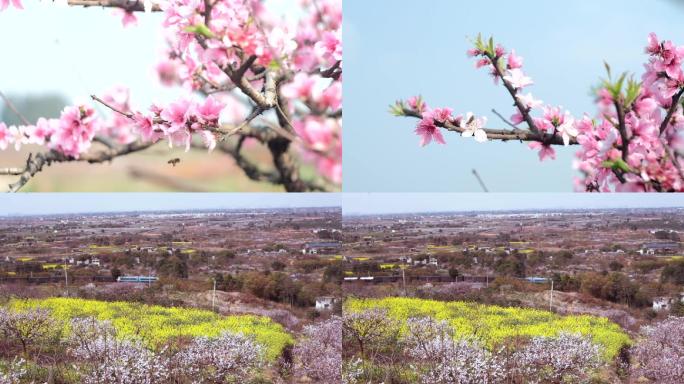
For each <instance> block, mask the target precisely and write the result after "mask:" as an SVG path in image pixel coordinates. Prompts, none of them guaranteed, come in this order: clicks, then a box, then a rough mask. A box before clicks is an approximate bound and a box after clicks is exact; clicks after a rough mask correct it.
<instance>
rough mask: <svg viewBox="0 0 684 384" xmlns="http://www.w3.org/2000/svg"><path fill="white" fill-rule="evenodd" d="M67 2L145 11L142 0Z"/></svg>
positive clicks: (68, 2) (157, 10) (73, 0)
mask: <svg viewBox="0 0 684 384" xmlns="http://www.w3.org/2000/svg"><path fill="white" fill-rule="evenodd" d="M67 4H69V5H71V6H81V7H103V8H121V9H123V10H126V11H128V12H144V11H145V5H144V2H143V1H142V0H134V1H128V0H68V1H67ZM161 10H162V9H161V8H160V7H159V5H157V4H155V5H153V6H152V12H161Z"/></svg>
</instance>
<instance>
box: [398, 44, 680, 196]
mask: <svg viewBox="0 0 684 384" xmlns="http://www.w3.org/2000/svg"><path fill="white" fill-rule="evenodd" d="M646 53H647V54H648V56H649V59H648V62H647V63H646V64H645V72H644V74H643V76H642V77H641V80H637V79H635V78H634V77H633V76H629V75H628V74H627V73H623V74H621V75H619V76H614V75H612V74H611V70H610V67H609V66H608V65H607V64H606V69H607V72H608V76H607V78H606V79H603V80H602V81H601V84H600V86H599V87H598V88H597V91H596V104H597V106H598V113H597V114H596V115H595V116H593V117H592V116H589V115H587V114H585V115H583V116H581V117H579V116H573V115H572V114H570V113H569V112H568V111H566V110H564V109H563V108H561V107H557V106H553V105H550V104H546V103H544V102H542V101H541V100H537V99H535V98H534V97H533V96H532V94H531V93H529V92H527V93H525V89H526V88H527V87H529V86H531V85H532V84H533V80H532V79H531V78H530V77H528V76H527V75H526V74H525V72H524V71H523V58H522V57H520V56H518V54H517V53H516V52H515V50H511V51H510V52H507V51H506V49H505V48H504V47H503V46H501V45H498V44H495V42H494V40H493V38H490V39H489V40H485V39H483V38H482V37H481V36H478V37H477V39H475V41H474V47H473V48H472V49H470V50H469V51H468V55H469V56H471V57H474V58H476V59H477V62H476V67H477V68H486V69H488V70H489V73H490V75H491V76H492V78H493V79H494V83H495V84H501V85H502V86H503V87H504V88H505V89H506V91H507V92H508V94H509V95H510V96H511V98H512V99H513V105H514V108H515V112H514V113H513V115H512V116H511V117H510V119H506V118H504V117H502V116H501V115H499V117H501V119H502V120H503V121H504V123H505V124H507V125H508V126H509V127H510V128H507V129H494V128H489V127H487V118H486V117H476V116H474V115H473V114H472V113H468V114H466V115H465V116H463V115H461V114H459V115H454V114H453V110H452V109H451V108H433V107H430V106H428V104H427V103H426V102H425V101H424V100H423V99H422V98H421V97H412V98H410V99H408V100H406V101H403V100H402V101H398V102H396V104H394V105H392V106H391V107H390V109H391V112H392V113H393V114H394V115H396V116H406V117H412V118H417V119H419V120H420V121H419V122H418V125H417V127H416V130H415V132H416V134H417V135H419V136H420V137H421V145H427V144H428V143H430V142H431V141H433V140H434V141H436V142H437V143H440V144H445V141H444V137H443V136H442V132H443V131H451V132H456V133H460V134H461V136H462V137H466V138H468V137H473V138H474V139H475V140H476V141H478V142H485V141H488V140H499V141H519V142H521V143H522V142H526V143H527V145H528V146H529V147H530V148H531V149H533V150H537V151H538V152H539V158H540V160H541V161H544V160H546V159H555V150H554V146H569V145H577V146H579V147H580V149H579V151H578V152H577V154H576V161H575V168H576V169H577V170H579V171H580V172H581V174H582V177H579V178H577V180H576V182H575V184H576V188H577V189H578V190H582V191H606V192H607V191H634V192H636V191H639V192H643V191H647V192H651V191H658V192H667V191H680V192H681V191H684V114H683V113H682V110H683V100H682V96H683V95H684V71H683V70H682V60H683V59H684V46H680V47H678V46H676V45H675V44H673V43H672V42H671V41H661V40H659V39H658V37H657V36H656V35H655V34H653V33H652V34H650V36H649V38H648V46H647V47H646ZM494 112H495V113H496V111H494ZM497 114H498V113H497ZM521 126H523V127H524V128H521Z"/></svg>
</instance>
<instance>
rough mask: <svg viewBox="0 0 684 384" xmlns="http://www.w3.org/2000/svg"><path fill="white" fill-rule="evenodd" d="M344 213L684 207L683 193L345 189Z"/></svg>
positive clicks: (343, 199)
mask: <svg viewBox="0 0 684 384" xmlns="http://www.w3.org/2000/svg"><path fill="white" fill-rule="evenodd" d="M342 201H343V205H342V207H343V208H342V209H343V212H344V214H375V213H404V212H406V213H412V212H444V211H495V210H528V209H532V210H534V209H577V208H588V209H597V208H598V209H600V208H660V207H684V194H584V193H553V194H551V193H494V194H485V193H345V194H344V195H343V196H342Z"/></svg>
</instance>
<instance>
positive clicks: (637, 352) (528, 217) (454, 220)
mask: <svg viewBox="0 0 684 384" xmlns="http://www.w3.org/2000/svg"><path fill="white" fill-rule="evenodd" d="M683 218H684V210H682V209H681V208H668V209H606V210H602V209H594V210H590V209H573V210H539V211H535V210H528V211H491V212H469V211H464V212H434V213H432V212H431V213H401V214H380V215H345V216H344V217H343V228H344V236H345V249H344V251H343V253H342V269H343V291H344V293H345V295H346V300H345V304H344V309H343V313H344V327H343V329H344V332H343V335H344V337H343V343H344V348H343V350H344V361H345V374H346V375H349V376H350V377H351V378H352V379H353V380H356V381H355V382H357V383H366V382H370V383H381V382H393V383H402V384H404V383H405V384H412V383H427V382H430V383H433V382H434V383H455V382H456V383H460V382H487V383H507V384H510V383H515V384H517V383H528V382H530V381H531V378H534V380H536V381H535V382H539V383H560V382H572V383H575V382H578V383H579V382H594V383H629V382H644V383H651V382H653V383H655V382H658V383H660V382H667V383H677V382H678V381H677V379H674V381H672V380H673V379H671V378H670V377H671V376H666V375H675V376H676V375H677V374H676V373H672V372H675V371H676V370H674V371H673V370H670V369H668V368H666V367H665V366H664V365H666V364H667V363H666V362H667V361H669V359H670V358H671V356H666V355H667V353H670V354H672V353H673V354H674V355H675V357H674V358H675V359H681V358H682V356H684V351H682V350H681V347H679V346H678V344H677V343H678V341H677V340H681V337H684V336H682V330H684V321H683V320H684V263H683V262H682V258H681V255H682V252H683V251H684V242H682V239H684V219H683ZM658 345H660V346H662V347H661V348H658V347H657V346H658ZM663 348H665V349H663ZM665 350H667V351H669V352H667V353H665V352H663V351H665ZM674 351H677V352H674ZM649 356H659V357H649ZM656 367H658V368H656ZM663 372H668V373H663ZM353 380H352V381H353Z"/></svg>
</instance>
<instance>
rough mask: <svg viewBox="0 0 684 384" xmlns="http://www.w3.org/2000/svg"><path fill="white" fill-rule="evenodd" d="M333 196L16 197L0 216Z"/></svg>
mask: <svg viewBox="0 0 684 384" xmlns="http://www.w3.org/2000/svg"><path fill="white" fill-rule="evenodd" d="M340 201H341V200H340V196H339V194H336V193H291V194H286V193H18V194H5V195H4V196H2V198H1V199H0V215H13V214H22V215H40V214H54V213H84V212H122V211H145V210H148V211H149V210H178V209H212V208H216V209H222V208H224V209H240V208H289V207H339V206H340Z"/></svg>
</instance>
